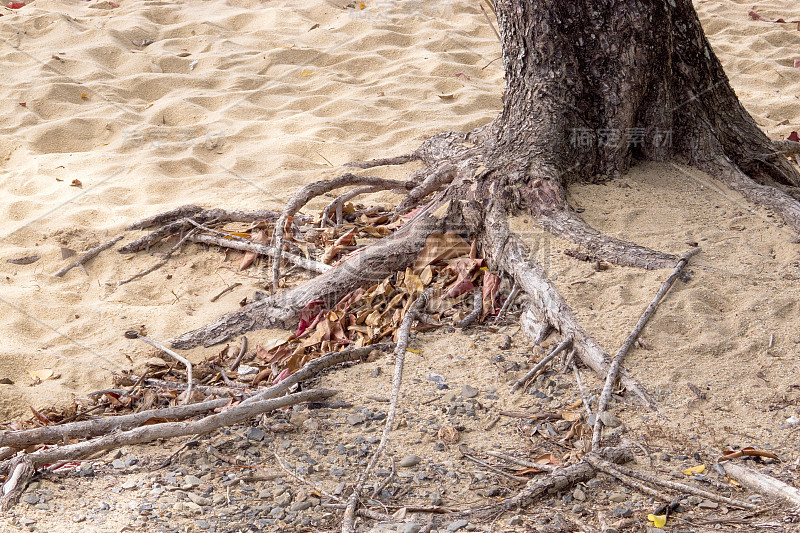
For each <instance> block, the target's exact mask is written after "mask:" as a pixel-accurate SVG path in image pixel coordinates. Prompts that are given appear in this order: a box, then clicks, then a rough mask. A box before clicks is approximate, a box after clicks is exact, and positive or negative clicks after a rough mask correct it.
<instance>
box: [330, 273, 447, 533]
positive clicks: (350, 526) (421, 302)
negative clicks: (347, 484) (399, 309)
mask: <svg viewBox="0 0 800 533" xmlns="http://www.w3.org/2000/svg"><path fill="white" fill-rule="evenodd" d="M431 292H432V289H428V290H426V291H425V292H423V293H422V294H420V295H419V297H418V298H417V299H416V300H415V301H414V303H413V304H411V306H410V307H409V308H408V311H407V312H406V316H405V317H403V322H402V323H401V324H400V329H399V330H398V334H397V345H396V346H395V349H394V358H395V365H394V374H393V375H392V401H391V403H390V404H389V412H388V413H387V415H386V422H385V424H384V426H383V434H382V435H381V440H380V442H379V443H378V447H377V448H376V449H375V453H374V454H373V455H372V459H370V461H369V464H367V467H366V468H365V469H364V471H363V472H362V473H361V475H360V476H359V478H358V481H357V482H356V485H355V487H353V494H351V495H350V497H349V498H348V499H347V507H346V508H345V511H344V518H343V520H342V533H353V531H354V530H355V519H356V515H355V510H356V507H357V506H358V499H359V497H360V495H361V491H362V490H364V484H365V483H366V482H367V479H368V478H369V475H370V473H371V472H372V469H373V468H375V464H376V463H377V462H378V458H379V457H380V456H381V454H382V453H383V449H384V447H385V446H386V441H387V439H388V437H389V432H390V431H391V430H392V425H393V424H394V419H395V416H396V414H397V403H398V401H399V399H400V385H401V384H402V382H403V365H404V363H405V354H406V348H407V347H408V340H409V334H410V332H411V325H412V324H413V323H414V320H416V318H417V315H418V314H419V313H421V312H422V311H424V309H425V307H426V306H427V305H428V299H429V298H430V295H431Z"/></svg>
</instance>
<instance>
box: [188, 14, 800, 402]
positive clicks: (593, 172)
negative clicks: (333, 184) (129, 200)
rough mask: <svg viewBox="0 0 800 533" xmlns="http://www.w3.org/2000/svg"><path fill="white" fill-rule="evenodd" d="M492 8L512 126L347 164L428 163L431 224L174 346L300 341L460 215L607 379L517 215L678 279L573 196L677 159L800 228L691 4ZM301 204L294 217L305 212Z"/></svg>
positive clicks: (414, 181) (416, 223) (772, 149)
mask: <svg viewBox="0 0 800 533" xmlns="http://www.w3.org/2000/svg"><path fill="white" fill-rule="evenodd" d="M496 10H497V18H498V23H499V26H500V32H501V36H502V48H503V60H504V63H505V77H506V92H505V95H504V106H503V110H502V112H501V114H500V115H499V116H498V117H497V118H496V119H494V120H493V121H491V122H489V123H488V124H486V125H484V126H481V127H479V128H477V129H475V130H473V131H471V132H467V133H455V132H445V133H441V134H439V135H436V136H434V137H432V138H430V139H428V140H427V141H425V142H424V143H423V144H422V145H421V146H420V147H419V148H418V149H417V150H416V151H415V152H414V153H412V154H408V155H403V156H399V157H388V158H382V159H376V160H373V161H367V162H363V163H353V164H351V165H350V166H354V167H360V168H370V167H374V166H380V165H394V164H404V163H406V162H408V161H414V160H417V161H421V162H422V163H424V164H425V168H423V169H420V170H418V171H415V172H414V173H412V174H411V175H410V176H409V178H408V180H407V182H406V185H405V189H406V190H408V191H409V192H408V194H407V195H406V197H405V199H404V200H403V201H402V202H400V204H399V206H398V208H397V212H398V213H403V212H405V211H407V210H408V209H410V208H411V207H413V206H415V205H418V204H419V203H420V202H424V201H429V204H428V209H427V210H426V211H424V213H423V215H424V216H417V217H415V219H413V220H412V221H410V222H409V223H407V224H406V226H405V227H404V228H403V230H402V231H401V232H400V233H399V234H398V235H394V236H391V237H389V238H387V239H385V241H382V242H379V243H377V244H375V245H373V246H371V247H369V248H368V249H366V250H364V251H362V252H361V253H360V254H359V256H358V257H356V258H352V259H349V260H348V261H346V262H345V263H344V264H343V265H341V266H339V267H337V268H334V269H332V270H330V271H328V272H326V273H325V274H323V275H321V276H319V277H317V278H316V279H314V280H312V281H311V282H309V283H307V284H304V285H302V286H300V287H297V288H294V289H291V290H288V291H284V292H283V293H278V294H275V295H274V296H270V297H268V298H266V299H265V300H261V301H258V302H255V303H252V304H250V305H249V306H247V307H245V308H243V309H241V310H238V311H236V312H233V313H231V314H229V315H226V316H224V317H221V318H220V319H219V320H218V321H217V322H215V323H214V324H210V325H209V326H206V327H204V328H201V329H200V330H197V331H194V332H189V333H187V334H185V335H183V336H181V337H179V338H178V339H175V341H174V345H175V346H176V347H179V348H188V347H191V346H194V345H197V344H200V343H202V344H206V345H208V344H214V343H218V342H222V341H224V340H226V339H227V338H229V337H230V336H232V335H236V334H239V333H242V332H244V331H247V330H249V329H254V328H262V327H268V326H273V327H274V326H284V327H291V326H293V325H294V324H295V323H296V320H297V313H298V311H299V309H300V308H302V307H303V306H304V305H305V304H307V303H308V302H310V301H312V300H316V299H324V300H327V301H331V300H333V299H336V298H337V297H339V296H341V295H343V294H345V293H346V292H348V291H350V290H352V289H354V288H355V287H357V286H359V285H365V284H367V283H371V282H373V281H374V277H370V278H366V277H364V276H363V275H361V274H362V273H363V272H374V273H375V277H377V276H383V275H388V274H390V273H391V272H393V271H395V270H400V269H403V268H405V267H406V266H408V265H410V264H411V262H412V261H413V260H414V257H415V255H416V253H417V252H418V251H419V250H420V248H421V247H422V245H423V243H424V241H425V237H426V236H427V235H428V234H430V233H431V232H433V231H435V230H436V229H438V228H440V227H441V224H442V223H445V222H446V223H448V224H450V225H449V229H451V230H452V229H453V226H452V223H453V220H454V218H453V217H454V216H463V217H464V220H463V222H464V223H465V224H464V226H463V231H464V232H465V234H466V233H469V234H472V235H475V236H477V237H478V238H479V239H480V240H481V242H482V243H483V245H484V251H485V255H487V258H488V259H489V260H490V263H491V264H492V265H493V266H494V267H495V268H498V269H500V270H503V271H505V272H507V273H509V274H511V275H512V276H513V277H514V278H515V279H516V281H517V282H518V283H520V284H522V285H523V286H524V288H525V290H526V291H527V292H529V293H531V296H532V297H533V300H534V301H536V302H539V303H538V304H537V305H536V307H538V311H539V312H540V313H542V314H543V316H545V317H546V320H547V322H548V323H549V324H548V325H549V326H553V327H555V328H556V329H558V330H561V331H562V333H569V334H572V335H574V336H575V343H576V349H577V351H578V353H579V355H581V357H582V359H583V360H584V361H585V362H586V363H587V364H588V365H589V366H591V367H592V368H594V369H596V370H597V371H599V372H603V371H604V370H605V368H606V365H607V363H608V361H607V359H608V357H607V354H606V353H605V351H604V350H602V348H600V347H599V345H597V343H596V342H595V341H594V340H593V339H592V338H591V336H589V335H588V334H586V333H585V332H583V331H582V330H581V329H580V327H579V326H578V325H577V323H576V321H575V320H574V317H573V315H572V314H571V311H570V310H569V308H568V307H567V306H566V303H565V302H564V301H563V299H561V297H560V296H558V292H557V290H556V289H555V287H554V286H553V285H552V283H550V282H549V280H547V276H546V275H545V273H544V271H543V270H542V269H541V268H540V267H538V265H536V264H535V262H533V261H531V260H529V259H526V254H527V251H526V250H525V248H524V246H522V245H521V241H520V240H519V239H518V238H517V237H516V236H513V235H512V234H510V233H509V231H508V229H507V224H505V222H504V219H505V216H506V215H507V214H510V213H526V214H529V215H532V216H533V217H534V218H535V219H536V220H537V221H538V222H539V223H540V224H541V225H542V226H543V227H544V228H545V229H546V230H548V231H550V232H551V233H553V234H555V235H558V236H560V237H563V238H566V239H569V240H571V241H573V242H575V243H577V244H579V245H581V246H583V247H584V248H586V249H587V250H588V251H589V252H591V253H592V254H594V255H595V256H597V257H599V258H600V259H603V260H606V261H609V262H612V263H615V264H619V265H625V266H636V267H641V268H647V269H656V268H666V267H672V266H673V265H674V264H675V262H676V261H677V258H676V257H674V256H672V255H670V254H666V253H663V252H659V251H655V250H649V249H647V248H645V247H642V246H639V245H636V244H633V243H629V242H625V241H621V240H619V239H615V238H612V237H609V236H606V235H603V234H601V233H599V232H598V231H597V230H595V229H594V228H592V227H590V226H589V225H588V224H587V223H586V222H585V221H583V220H582V219H581V218H580V216H579V214H578V213H577V212H576V211H575V210H573V209H572V208H571V207H570V205H569V203H568V201H567V195H566V191H567V188H568V187H569V186H570V184H572V183H575V182H580V181H596V180H603V179H612V178H614V177H616V176H619V175H620V174H622V173H624V172H625V171H626V170H627V169H628V168H629V167H630V166H631V165H632V164H635V162H636V161H644V160H650V161H667V160H677V161H680V162H682V163H686V164H688V165H691V166H693V167H696V168H699V169H701V170H704V171H706V172H709V173H710V174H711V175H712V176H713V177H715V178H716V179H719V180H720V181H723V182H724V183H726V184H728V185H729V186H730V187H732V188H734V189H735V190H737V191H739V192H740V193H741V194H742V195H743V196H745V197H746V198H747V199H749V200H751V201H754V202H757V203H761V204H763V205H766V206H767V207H770V208H772V209H774V210H775V211H776V212H778V213H779V214H780V215H781V216H782V217H783V219H784V220H785V221H786V222H787V223H788V224H790V225H791V226H792V227H793V228H795V229H796V230H800V204H798V202H797V200H796V198H798V197H800V193H799V192H798V191H800V189H798V185H800V175H798V173H797V171H796V169H795V167H794V166H793V165H792V164H791V163H790V162H789V160H788V159H787V158H786V156H785V154H784V153H783V151H782V150H787V147H785V146H776V145H774V144H773V143H772V142H771V141H770V140H769V139H768V138H767V137H766V136H765V135H764V133H763V132H761V130H759V128H758V127H757V126H756V124H755V122H754V121H753V119H752V118H751V117H750V115H748V113H747V112H746V111H745V110H744V108H743V107H742V105H741V104H740V103H739V101H738V99H737V98H736V94H735V93H734V91H733V89H732V88H731V86H730V83H729V82H728V79H727V77H726V75H725V73H724V72H723V70H722V66H721V64H720V62H719V60H718V59H717V57H716V56H715V55H714V52H713V51H712V49H711V47H710V45H709V43H708V41H707V39H706V37H705V35H704V33H703V31H702V28H701V26H700V22H699V20H698V18H697V14H696V13H695V11H694V8H693V7H692V4H691V0H669V1H667V2H663V1H660V0H659V1H655V0H570V1H566V0H535V1H534V0H497V2H496ZM791 148H793V147H789V149H791ZM349 177H350V179H352V176H349ZM346 179H347V177H342V178H339V180H340V181H341V180H346ZM365 179H366V178H365ZM334 181H335V180H334ZM359 185H364V184H363V183H361V182H359ZM432 193H433V194H435V196H434V199H433V200H425V198H426V197H429V195H430V194H432ZM293 202H294V200H293ZM295 203H297V202H294V203H293V204H292V205H289V206H287V210H286V211H285V212H288V211H292V212H293V211H296V209H294V207H293V206H294V204H295ZM444 205H447V206H449V207H448V208H447V213H448V214H447V217H445V216H444V214H442V213H440V214H438V215H436V216H433V215H432V214H431V210H432V208H431V206H434V208H435V209H439V207H441V206H444ZM490 214H491V215H490ZM446 218H447V220H445V219H446ZM173 224H180V222H173ZM497 239H502V240H503V242H498V241H497ZM276 272H277V269H276ZM625 379H627V378H625ZM629 385H632V383H629ZM639 392H640V393H641V394H640V395H641V396H642V398H643V399H645V398H646V394H644V392H643V391H639Z"/></svg>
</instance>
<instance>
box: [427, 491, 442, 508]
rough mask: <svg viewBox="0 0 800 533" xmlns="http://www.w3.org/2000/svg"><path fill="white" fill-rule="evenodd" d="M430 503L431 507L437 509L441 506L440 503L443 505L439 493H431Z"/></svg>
mask: <svg viewBox="0 0 800 533" xmlns="http://www.w3.org/2000/svg"><path fill="white" fill-rule="evenodd" d="M430 501H431V505H433V506H434V507H438V506H440V505H442V503H443V501H442V495H441V494H440V493H439V491H433V492H431V496H430Z"/></svg>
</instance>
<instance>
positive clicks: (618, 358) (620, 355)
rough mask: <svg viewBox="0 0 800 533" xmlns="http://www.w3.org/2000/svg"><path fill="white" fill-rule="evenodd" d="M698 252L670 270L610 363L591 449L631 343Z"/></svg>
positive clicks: (598, 409) (598, 444)
mask: <svg viewBox="0 0 800 533" xmlns="http://www.w3.org/2000/svg"><path fill="white" fill-rule="evenodd" d="M699 251H700V248H695V249H693V250H689V251H688V252H686V253H685V254H683V256H682V257H681V259H680V261H678V264H677V265H675V268H674V269H673V270H672V273H671V274H670V275H669V277H668V278H667V279H666V280H665V281H664V283H662V284H661V287H660V288H659V289H658V292H657V293H656V295H655V297H654V298H653V301H652V302H650V305H648V306H647V309H645V311H644V313H643V314H642V316H641V317H640V318H639V321H638V322H637V323H636V326H634V328H633V331H631V333H630V335H628V338H627V339H625V342H623V343H622V346H620V348H619V351H618V352H617V354H616V355H615V356H614V359H613V360H612V361H611V366H609V367H608V374H607V375H606V382H605V384H604V385H603V392H602V393H601V394H600V400H599V401H598V402H597V416H596V417H595V420H594V432H593V434H592V449H596V448H598V447H599V446H600V435H601V433H602V432H603V421H602V415H603V412H605V410H606V407H608V403H609V401H611V391H612V389H613V387H614V383H616V382H617V378H618V377H619V372H620V369H621V368H622V362H623V361H624V360H625V356H626V355H628V351H630V349H631V347H632V346H633V343H634V342H636V339H638V338H639V335H640V334H641V333H642V330H643V329H644V327H645V325H646V324H647V322H648V321H649V320H650V317H652V316H653V313H655V312H656V309H657V308H658V304H660V303H661V300H662V299H663V298H664V296H666V294H667V292H669V290H670V288H672V284H673V283H675V280H676V279H678V276H679V275H680V273H681V271H682V270H683V267H685V266H686V263H688V262H689V259H690V258H691V257H692V256H693V255H695V254H696V253H698V252H699Z"/></svg>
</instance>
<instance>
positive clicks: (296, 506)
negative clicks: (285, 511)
mask: <svg viewBox="0 0 800 533" xmlns="http://www.w3.org/2000/svg"><path fill="white" fill-rule="evenodd" d="M313 506H314V504H313V503H312V502H311V500H306V501H304V502H295V503H293V504H292V506H291V507H289V510H290V511H293V512H296V513H297V512H300V511H305V510H306V509H310V508H311V507H313Z"/></svg>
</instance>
